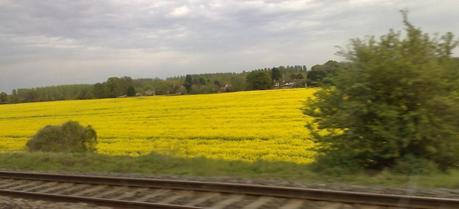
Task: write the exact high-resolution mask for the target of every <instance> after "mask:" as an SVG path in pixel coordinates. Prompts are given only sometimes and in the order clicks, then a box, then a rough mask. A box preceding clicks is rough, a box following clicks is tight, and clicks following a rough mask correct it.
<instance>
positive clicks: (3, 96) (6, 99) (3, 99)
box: [0, 92, 8, 104]
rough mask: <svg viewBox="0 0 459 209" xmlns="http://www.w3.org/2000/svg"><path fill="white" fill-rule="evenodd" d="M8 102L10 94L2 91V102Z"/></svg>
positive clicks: (0, 98)
mask: <svg viewBox="0 0 459 209" xmlns="http://www.w3.org/2000/svg"><path fill="white" fill-rule="evenodd" d="M7 102H8V94H6V93H5V92H0V104H5V103H7Z"/></svg>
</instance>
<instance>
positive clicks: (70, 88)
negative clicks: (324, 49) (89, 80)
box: [0, 61, 346, 104]
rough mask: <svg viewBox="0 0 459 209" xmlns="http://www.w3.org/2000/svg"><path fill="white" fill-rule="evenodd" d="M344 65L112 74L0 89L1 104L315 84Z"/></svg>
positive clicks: (328, 63)
mask: <svg viewBox="0 0 459 209" xmlns="http://www.w3.org/2000/svg"><path fill="white" fill-rule="evenodd" d="M345 65H346V64H344V63H339V62H336V61H328V62H326V63H324V64H322V65H314V66H312V67H311V69H310V70H307V68H306V66H303V65H298V66H279V67H273V68H264V69H256V70H253V71H249V72H245V71H243V72H241V73H208V74H193V75H184V76H176V77H170V78H166V79H159V78H153V79H132V78H130V77H111V78H108V79H107V81H105V82H103V83H96V84H94V85H90V84H80V85H58V86H49V87H39V88H21V89H14V90H13V91H12V93H11V94H6V93H4V92H0V104H7V103H24V102H39V101H55V100H75V99H96V98H117V97H132V96H152V95H182V94H207V93H218V92H235V91H245V90H260V89H272V88H299V87H308V86H318V85H320V84H321V83H326V82H327V79H326V77H327V75H329V74H332V73H334V72H336V70H338V69H339V68H343V66H345Z"/></svg>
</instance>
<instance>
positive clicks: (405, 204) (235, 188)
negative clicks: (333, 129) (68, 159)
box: [0, 171, 459, 209]
mask: <svg viewBox="0 0 459 209" xmlns="http://www.w3.org/2000/svg"><path fill="white" fill-rule="evenodd" d="M0 178H10V179H23V180H41V181H55V182H71V183H85V184H102V185H113V186H132V187H146V188H161V189H177V190H191V191H204V192H219V193H235V194H246V195H256V196H270V197H281V198H291V199H293V198H295V199H306V200H320V201H327V202H341V203H352V204H365V205H378V206H388V207H400V208H420V209H458V208H459V199H452V198H437V197H423V196H408V195H392V194H377V193H365V192H350V191H337V190H325V189H309V188H298V187H285V186H266V185H257V184H240V183H220V182H203V181H187V180H164V179H151V178H126V177H107V176H92V175H62V174H48V173H28V172H10V171H0Z"/></svg>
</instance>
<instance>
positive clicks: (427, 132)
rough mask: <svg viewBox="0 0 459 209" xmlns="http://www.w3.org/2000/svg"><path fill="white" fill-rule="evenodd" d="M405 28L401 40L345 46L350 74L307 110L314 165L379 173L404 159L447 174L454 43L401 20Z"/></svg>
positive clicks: (454, 99) (454, 96)
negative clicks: (345, 163)
mask: <svg viewBox="0 0 459 209" xmlns="http://www.w3.org/2000/svg"><path fill="white" fill-rule="evenodd" d="M404 23H405V28H406V30H405V34H404V35H402V33H399V32H394V31H392V30H391V31H390V32H389V33H388V34H387V35H383V36H381V37H380V38H379V39H376V38H374V37H370V38H368V39H366V40H362V39H354V40H352V41H351V48H350V50H348V51H342V52H341V54H342V55H343V56H344V57H345V58H346V59H347V60H348V61H349V62H350V67H349V69H347V70H342V71H339V72H337V74H336V75H335V76H333V77H332V78H331V82H332V85H333V87H327V88H324V89H322V90H320V91H319V92H317V94H316V97H317V100H315V101H313V103H312V104H310V105H309V106H308V107H306V110H305V111H304V113H305V114H306V115H309V116H313V117H314V118H315V120H314V123H315V124H316V126H314V127H316V128H311V127H313V126H309V129H310V131H311V132H314V133H315V134H313V136H314V138H315V140H316V141H317V142H319V143H321V144H323V146H320V147H321V150H320V151H321V154H320V155H319V157H318V161H317V163H322V162H328V163H329V162H331V160H330V159H328V158H330V156H333V157H331V158H333V159H338V158H340V161H342V160H343V159H341V158H344V159H345V160H349V161H353V162H355V163H353V165H358V166H360V167H361V168H367V169H383V168H385V167H393V166H395V165H396V164H397V161H398V160H399V159H402V158H403V159H405V158H404V157H405V156H408V155H409V156H410V158H411V157H416V158H422V159H425V160H427V161H429V162H433V163H435V164H436V165H438V166H439V167H440V168H441V169H446V168H448V167H451V166H454V163H453V162H457V161H458V159H459V158H458V156H459V154H451V153H459V147H458V143H459V111H458V106H459V105H457V104H459V103H458V102H459V97H458V95H459V94H458V91H459V90H458V87H459V78H458V77H459V76H458V71H459V67H458V66H459V64H458V63H459V61H457V60H455V59H454V58H452V57H451V51H452V50H453V49H454V48H455V47H456V46H457V41H454V36H453V35H452V34H451V33H447V34H446V35H444V36H442V37H441V38H440V39H436V38H430V36H429V35H428V34H425V33H423V32H422V31H421V30H420V29H418V28H416V27H414V26H413V25H411V24H410V23H409V22H408V20H407V19H406V16H405V19H404ZM336 129H341V130H343V131H341V133H340V132H336V131H334V130H336ZM337 133H339V134H337ZM339 156H341V157H339Z"/></svg>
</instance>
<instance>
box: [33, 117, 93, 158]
mask: <svg viewBox="0 0 459 209" xmlns="http://www.w3.org/2000/svg"><path fill="white" fill-rule="evenodd" d="M96 144H97V133H96V131H95V130H94V129H93V128H92V127H91V126H87V127H83V126H81V125H80V124H79V123H78V122H75V121H68V122H66V123H64V124H62V125H61V126H51V125H48V126H46V127H44V128H42V129H41V130H39V131H38V132H37V134H36V135H35V136H33V138H32V139H30V140H29V141H28V142H27V144H26V146H27V149H28V150H29V151H43V152H94V151H95V150H96Z"/></svg>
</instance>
